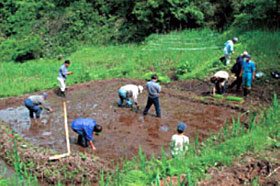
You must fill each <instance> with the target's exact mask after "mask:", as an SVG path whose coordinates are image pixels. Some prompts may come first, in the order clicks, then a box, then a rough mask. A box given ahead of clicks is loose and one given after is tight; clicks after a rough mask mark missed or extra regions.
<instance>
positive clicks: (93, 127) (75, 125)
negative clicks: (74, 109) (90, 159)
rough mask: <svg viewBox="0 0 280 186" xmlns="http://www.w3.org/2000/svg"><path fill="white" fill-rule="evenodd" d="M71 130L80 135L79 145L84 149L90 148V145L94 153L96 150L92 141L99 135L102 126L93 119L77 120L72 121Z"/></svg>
mask: <svg viewBox="0 0 280 186" xmlns="http://www.w3.org/2000/svg"><path fill="white" fill-rule="evenodd" d="M71 128H72V130H73V131H74V132H76V133H77V134H78V140H77V143H78V144H79V145H81V146H83V147H88V143H89V144H90V146H91V149H92V150H93V151H95V150H96V147H95V146H94V144H93V142H92V140H93V135H94V134H95V135H99V133H100V132H101V131H102V126H100V125H98V124H96V121H95V120H94V119H92V118H77V119H75V120H73V121H72V124H71Z"/></svg>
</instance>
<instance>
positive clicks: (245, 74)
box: [240, 55, 256, 96]
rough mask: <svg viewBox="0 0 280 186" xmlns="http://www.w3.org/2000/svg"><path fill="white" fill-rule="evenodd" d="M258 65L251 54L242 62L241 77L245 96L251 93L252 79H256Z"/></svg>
mask: <svg viewBox="0 0 280 186" xmlns="http://www.w3.org/2000/svg"><path fill="white" fill-rule="evenodd" d="M255 74H256V67H255V63H254V62H253V61H252V60H251V56H250V55H247V56H246V57H245V60H244V61H243V64H242V69H241V72H240V77H241V76H242V84H243V91H244V96H247V95H248V94H250V90H251V87H252V80H254V79H255Z"/></svg>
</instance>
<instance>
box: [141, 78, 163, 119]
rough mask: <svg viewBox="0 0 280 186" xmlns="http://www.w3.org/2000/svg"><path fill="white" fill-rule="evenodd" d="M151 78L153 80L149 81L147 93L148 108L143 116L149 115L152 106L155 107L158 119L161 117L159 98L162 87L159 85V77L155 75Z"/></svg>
mask: <svg viewBox="0 0 280 186" xmlns="http://www.w3.org/2000/svg"><path fill="white" fill-rule="evenodd" d="M151 78H152V80H151V81H149V82H148V83H147V84H146V87H147V91H148V100H147V104H146V107H145V109H144V112H143V114H144V115H147V114H148V111H149V109H150V107H151V106H152V105H155V109H156V116H157V117H161V111H160V106H159V98H158V96H159V93H160V91H161V87H160V85H159V84H158V83H157V81H158V75H156V74H154V75H152V77H151Z"/></svg>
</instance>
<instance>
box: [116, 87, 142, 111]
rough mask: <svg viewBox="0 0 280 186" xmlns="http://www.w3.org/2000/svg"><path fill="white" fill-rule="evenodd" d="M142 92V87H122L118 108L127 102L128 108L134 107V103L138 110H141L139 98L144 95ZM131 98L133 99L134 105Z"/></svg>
mask: <svg viewBox="0 0 280 186" xmlns="http://www.w3.org/2000/svg"><path fill="white" fill-rule="evenodd" d="M142 91H143V86H142V85H138V86H137V85H131V84H129V85H125V86H122V87H121V88H120V89H119V98H120V100H119V101H118V106H119V107H121V106H123V103H124V101H126V106H127V107H132V106H133V103H134V104H135V106H136V108H137V109H139V106H138V101H137V98H138V95H139V94H140V93H142ZM131 98H133V103H132V100H131Z"/></svg>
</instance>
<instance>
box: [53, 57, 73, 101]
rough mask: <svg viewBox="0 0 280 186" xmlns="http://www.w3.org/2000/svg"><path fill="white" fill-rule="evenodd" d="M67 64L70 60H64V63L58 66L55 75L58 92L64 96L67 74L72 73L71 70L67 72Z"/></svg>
mask: <svg viewBox="0 0 280 186" xmlns="http://www.w3.org/2000/svg"><path fill="white" fill-rule="evenodd" d="M69 65H70V60H65V62H64V64H63V65H62V66H61V67H60V68H59V73H58V77H57V80H58V82H59V87H60V94H61V96H62V97H65V89H66V78H67V75H70V74H73V72H68V67H69Z"/></svg>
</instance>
